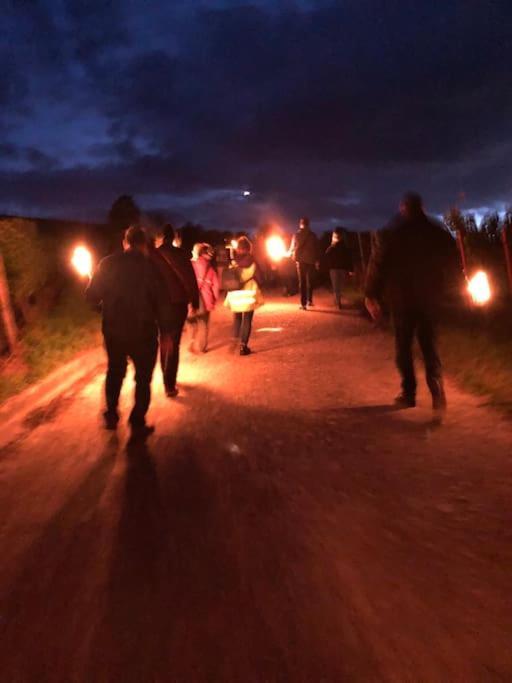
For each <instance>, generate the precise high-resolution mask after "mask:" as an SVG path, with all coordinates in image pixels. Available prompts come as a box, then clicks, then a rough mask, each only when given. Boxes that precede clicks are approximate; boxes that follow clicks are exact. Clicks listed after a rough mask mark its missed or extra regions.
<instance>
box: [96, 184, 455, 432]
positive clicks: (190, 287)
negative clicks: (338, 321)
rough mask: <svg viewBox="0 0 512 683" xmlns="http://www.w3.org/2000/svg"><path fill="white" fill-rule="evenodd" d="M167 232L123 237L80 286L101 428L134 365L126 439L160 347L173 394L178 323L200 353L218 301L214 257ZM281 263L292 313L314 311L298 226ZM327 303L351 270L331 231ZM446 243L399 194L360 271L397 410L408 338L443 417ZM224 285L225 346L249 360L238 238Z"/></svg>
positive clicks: (408, 384)
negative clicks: (98, 355)
mask: <svg viewBox="0 0 512 683" xmlns="http://www.w3.org/2000/svg"><path fill="white" fill-rule="evenodd" d="M174 240H175V233H174V230H173V228H172V226H171V225H167V226H166V227H165V229H164V231H163V234H162V236H161V239H160V240H155V239H150V238H149V236H148V235H147V233H146V232H145V230H144V229H142V228H137V227H132V228H129V229H128V230H127V231H126V234H125V237H124V242H123V251H120V252H116V253H114V254H112V255H110V256H107V257H106V258H105V259H103V260H102V261H101V262H100V264H99V266H98V268H97V270H96V273H95V274H94V276H93V277H92V279H91V282H90V284H89V287H88V288H87V292H86V296H87V299H88V300H89V301H90V302H91V303H92V304H95V305H99V304H101V305H102V311H103V335H104V338H105V348H106V352H107V356H108V369H107V376H106V382H105V395H106V410H105V413H104V419H105V426H106V427H107V429H115V428H116V426H117V424H118V422H119V412H118V403H119V396H120V392H121V387H122V383H123V379H124V377H125V374H126V369H127V363H128V359H131V360H132V362H133V364H134V366H135V385H136V387H135V402H134V406H133V409H132V411H131V414H130V417H129V423H130V426H131V429H132V437H133V438H144V437H146V436H148V435H149V434H151V433H152V432H153V431H154V427H153V426H149V425H147V423H146V413H147V410H148V407H149V403H150V397H151V388H150V387H151V380H152V376H153V371H154V367H155V364H156V360H157V353H158V347H160V362H161V367H162V375H163V381H164V387H165V392H166V395H167V396H168V397H169V398H175V397H176V396H177V395H178V387H177V383H176V380H177V373H178V367H179V354H180V342H181V338H182V333H183V329H184V326H185V324H186V323H187V321H188V324H189V327H190V350H191V351H192V352H194V353H204V352H206V351H207V350H208V332H209V323H210V315H211V313H212V311H213V310H214V308H215V306H216V305H217V303H218V301H219V296H220V289H221V284H220V281H219V275H218V273H217V270H216V267H215V263H214V261H215V252H214V250H213V248H212V247H211V246H210V245H209V244H205V243H199V244H196V245H195V246H194V249H193V252H192V259H190V258H189V256H188V255H187V253H186V252H185V251H184V250H183V249H182V248H181V247H178V246H175V243H174ZM289 256H291V257H293V259H294V261H295V262H296V267H297V275H298V281H299V289H300V308H301V309H303V310H307V309H308V308H309V307H312V306H314V302H313V289H314V284H313V283H314V278H315V271H316V270H317V269H318V267H319V243H318V240H317V237H316V235H315V234H314V233H313V232H312V231H311V229H310V225H309V220H308V219H307V218H303V219H301V221H300V224H299V230H298V232H297V233H296V234H295V235H294V237H293V239H292V243H291V247H290V251H289ZM325 260H326V262H327V266H328V268H329V273H330V278H331V284H332V290H333V296H334V304H335V306H337V307H340V308H341V293H342V288H343V283H344V281H345V279H346V277H347V274H348V273H350V272H351V271H352V270H353V264H352V258H351V254H350V250H349V249H348V248H347V246H346V245H345V243H344V239H343V234H342V232H341V231H338V230H336V231H334V233H333V235H332V242H331V245H330V246H329V248H328V249H327V252H326V254H325ZM456 260H457V259H456V248H455V243H454V240H453V238H452V237H451V235H450V234H449V233H448V232H447V230H445V229H444V227H443V226H441V225H440V224H438V223H437V222H436V221H434V220H433V219H431V218H429V217H428V216H427V215H426V214H425V212H424V209H423V205H422V200H421V198H420V197H419V195H417V194H414V193H409V194H407V195H406V196H405V197H404V198H403V200H402V202H401V204H400V210H399V214H398V215H397V216H396V217H395V218H394V219H393V220H392V221H391V223H390V224H389V225H388V226H387V227H386V229H384V230H383V231H381V232H380V233H379V234H378V237H377V239H376V240H375V244H374V248H373V250H372V255H371V259H370V263H369V267H368V272H367V277H366V284H365V294H366V306H367V308H368V311H369V312H370V314H371V315H372V316H373V317H374V318H375V319H377V318H379V317H380V315H381V303H380V302H381V301H382V300H383V299H384V298H386V299H387V301H388V303H389V305H390V307H391V313H392V317H393V321H394V330H395V345H396V362H397V366H398V369H399V371H400V374H401V378H402V390H401V392H400V394H399V395H398V396H397V398H396V404H397V406H398V407H401V408H409V407H413V406H414V405H415V404H416V385H417V383H416V376H415V372H414V362H413V353H412V344H413V340H414V337H415V336H417V338H418V341H419V345H420V348H421V351H422V353H423V357H424V362H425V369H426V378H427V384H428V387H429V389H430V391H431V393H432V399H433V407H434V409H436V410H444V408H445V407H446V396H445V392H444V387H443V381H442V374H441V362H440V359H439V354H438V351H437V342H436V321H437V312H438V310H439V305H440V302H441V300H442V298H443V288H444V287H445V284H446V282H445V275H446V272H448V271H449V270H450V265H453V264H454V263H455V262H456ZM229 273H230V275H231V280H232V281H233V282H232V286H230V287H226V289H228V290H229V291H228V293H227V296H226V299H225V305H226V306H228V308H229V309H230V310H231V311H232V313H233V339H234V341H235V342H236V343H237V344H239V352H240V355H241V356H247V355H249V354H250V353H251V349H250V347H249V339H250V335H251V329H252V322H253V316H254V311H255V310H256V309H257V308H258V307H259V306H261V305H262V303H263V295H262V291H261V274H260V271H259V267H258V265H257V263H256V262H255V260H254V258H253V255H252V244H251V242H250V240H249V239H248V238H247V237H240V238H239V239H238V240H237V243H236V247H235V248H234V249H233V250H232V253H231V265H230V271H229Z"/></svg>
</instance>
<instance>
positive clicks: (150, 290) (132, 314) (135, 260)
mask: <svg viewBox="0 0 512 683" xmlns="http://www.w3.org/2000/svg"><path fill="white" fill-rule="evenodd" d="M123 246H124V251H122V252H116V253H114V254H112V255H111V256H107V257H106V258H104V259H103V260H102V261H101V262H100V264H99V265H98V268H97V270H96V272H95V273H94V275H93V277H92V279H91V282H90V284H89V286H88V288H87V290H86V293H85V296H86V299H87V300H88V301H89V302H90V303H91V304H93V305H94V306H98V305H100V304H101V306H102V313H103V323H102V329H103V336H104V340H105V349H106V352H107V357H108V368H107V375H106V382H105V397H106V404H107V407H106V411H105V413H104V418H105V426H106V428H107V429H115V428H116V427H117V423H118V422H119V413H118V403H119V394H120V393H121V387H122V384H123V380H124V377H125V374H126V368H127V364H128V358H130V359H131V360H132V362H133V364H134V366H135V404H134V406H133V409H132V411H131V414H130V418H129V422H130V426H131V429H132V437H135V438H137V437H143V438H144V437H146V436H148V435H149V434H151V433H152V432H153V431H154V427H150V426H148V425H146V413H147V410H148V407H149V403H150V400H151V378H152V376H153V370H154V367H155V363H156V357H157V350H158V327H159V325H160V323H161V320H162V314H163V307H164V302H163V297H162V288H163V282H162V280H161V277H160V273H159V272H158V270H157V269H156V268H155V266H154V264H153V263H152V262H151V260H150V259H149V258H148V248H147V236H146V233H145V232H144V230H142V229H141V228H129V229H128V230H127V231H126V233H125V238H124V244H123Z"/></svg>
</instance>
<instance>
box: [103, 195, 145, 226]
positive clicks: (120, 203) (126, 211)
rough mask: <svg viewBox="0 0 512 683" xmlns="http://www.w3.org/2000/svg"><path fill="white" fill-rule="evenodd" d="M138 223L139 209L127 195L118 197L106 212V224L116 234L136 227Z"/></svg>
mask: <svg viewBox="0 0 512 683" xmlns="http://www.w3.org/2000/svg"><path fill="white" fill-rule="evenodd" d="M139 221H140V209H139V207H138V206H137V204H136V203H135V201H134V200H133V198H132V197H130V195H128V194H122V195H121V196H120V197H118V198H117V199H116V201H115V202H114V203H113V204H112V207H111V208H110V211H109V212H108V224H109V225H110V227H111V228H112V229H113V230H115V231H116V232H118V231H120V230H126V228H129V227H130V225H138V223H139Z"/></svg>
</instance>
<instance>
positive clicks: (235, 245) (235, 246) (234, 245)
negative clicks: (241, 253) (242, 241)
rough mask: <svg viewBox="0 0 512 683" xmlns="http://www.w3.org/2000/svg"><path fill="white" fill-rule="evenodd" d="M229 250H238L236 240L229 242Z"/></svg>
mask: <svg viewBox="0 0 512 683" xmlns="http://www.w3.org/2000/svg"><path fill="white" fill-rule="evenodd" d="M231 249H238V240H231Z"/></svg>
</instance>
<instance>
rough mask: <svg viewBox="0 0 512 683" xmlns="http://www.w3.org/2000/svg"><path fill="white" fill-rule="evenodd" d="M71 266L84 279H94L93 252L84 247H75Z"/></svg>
mask: <svg viewBox="0 0 512 683" xmlns="http://www.w3.org/2000/svg"><path fill="white" fill-rule="evenodd" d="M71 265H72V266H73V268H74V269H75V270H76V272H77V273H78V274H79V275H81V276H82V277H86V276H87V277H89V278H90V277H92V256H91V252H90V251H89V250H88V249H87V248H86V247H84V246H83V245H80V246H78V247H75V250H74V251H73V256H72V257H71Z"/></svg>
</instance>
